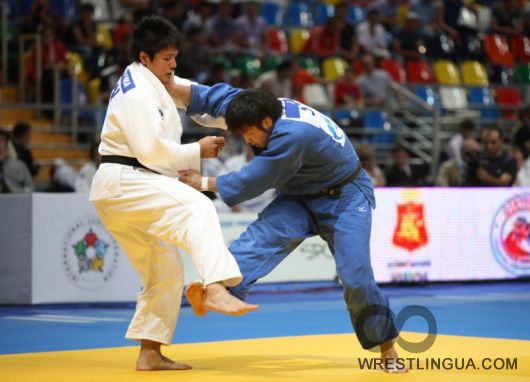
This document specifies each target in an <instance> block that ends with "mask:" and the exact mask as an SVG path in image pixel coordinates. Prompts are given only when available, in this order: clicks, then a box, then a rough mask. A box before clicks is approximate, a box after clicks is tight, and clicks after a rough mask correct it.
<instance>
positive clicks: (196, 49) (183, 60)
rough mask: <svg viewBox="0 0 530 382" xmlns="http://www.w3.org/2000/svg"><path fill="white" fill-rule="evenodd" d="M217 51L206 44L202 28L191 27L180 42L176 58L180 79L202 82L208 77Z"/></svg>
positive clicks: (206, 37)
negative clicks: (212, 59)
mask: <svg viewBox="0 0 530 382" xmlns="http://www.w3.org/2000/svg"><path fill="white" fill-rule="evenodd" d="M216 53H217V51H216V50H215V49H214V48H213V47H212V46H211V45H210V44H209V43H208V35H207V33H206V31H205V30H204V28H203V27H201V26H198V25H197V26H192V27H190V28H189V29H188V30H187V31H186V33H185V38H184V39H183V40H182V46H181V48H180V49H179V55H178V56H177V61H178V65H177V73H178V75H179V76H180V77H183V78H189V79H193V80H196V81H198V82H202V80H204V79H205V78H206V76H207V75H208V69H209V67H210V62H211V58H212V56H214V55H215V54H216Z"/></svg>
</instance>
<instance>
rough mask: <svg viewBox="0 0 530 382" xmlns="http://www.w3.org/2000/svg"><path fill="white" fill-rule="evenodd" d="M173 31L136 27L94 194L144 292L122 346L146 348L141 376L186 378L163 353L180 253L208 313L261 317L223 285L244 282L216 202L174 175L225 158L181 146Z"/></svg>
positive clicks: (215, 144)
mask: <svg viewBox="0 0 530 382" xmlns="http://www.w3.org/2000/svg"><path fill="white" fill-rule="evenodd" d="M179 43H180V41H179V34H178V31H177V29H176V28H175V27H174V26H173V25H172V24H171V23H170V22H169V21H167V20H166V19H164V18H162V17H160V16H146V17H144V18H143V19H142V20H141V21H140V23H139V24H138V25H137V27H136V28H135V31H134V34H133V42H132V52H133V59H134V62H133V63H132V64H131V65H129V66H128V67H127V68H126V69H125V72H124V73H123V75H122V76H121V78H120V80H119V81H118V83H117V84H116V86H115V87H114V90H113V91H112V94H111V97H110V101H109V105H108V109H107V115H106V117H105V121H104V124H103V129H102V132H101V144H100V146H99V153H100V154H101V166H100V167H99V169H98V171H97V172H96V175H95V176H94V179H93V181H92V187H91V189H90V196H89V198H90V200H91V201H92V202H93V203H94V205H95V207H96V210H97V212H98V215H99V217H100V219H101V221H102V222H103V224H104V225H105V227H106V228H107V230H108V231H109V232H110V233H111V234H112V235H113V236H114V238H115V239H116V240H117V241H118V242H119V244H120V245H121V246H122V248H123V250H124V252H125V254H126V255H127V257H128V258H129V260H130V261H131V263H132V265H133V267H134V268H135V270H136V272H137V273H138V274H139V276H140V278H141V280H142V282H143V285H144V288H143V290H142V291H141V292H140V293H139V294H138V299H137V305H136V313H135V315H134V317H133V319H132V321H131V324H130V325H129V329H128V331H127V334H126V338H128V339H131V340H135V341H139V342H140V345H141V347H140V354H139V357H138V360H137V362H136V369H137V370H160V369H172V370H184V369H189V368H191V367H190V366H188V365H185V364H182V363H178V362H174V361H172V360H170V359H168V358H167V357H164V356H163V355H162V354H161V351H160V348H161V345H162V344H164V345H169V344H171V341H172V338H173V333H174V331H175V326H176V322H177V317H178V313H179V308H180V303H181V296H182V291H183V282H184V277H183V266H182V261H181V259H180V256H179V253H178V252H177V249H176V248H175V246H178V247H180V248H182V249H184V250H185V251H186V252H187V253H188V254H189V255H190V257H191V259H192V262H193V264H194V266H195V268H196V269H197V272H198V273H199V275H200V277H201V279H202V281H203V283H202V284H201V283H197V284H196V286H197V288H205V290H206V294H205V299H204V300H202V301H204V302H205V305H204V308H205V309H201V311H199V312H195V313H197V314H198V315H204V314H206V311H207V310H212V311H216V312H220V313H225V314H230V315H240V314H244V313H247V312H249V311H252V310H255V309H257V305H251V304H247V303H244V302H242V301H241V300H239V299H237V298H235V297H233V296H231V295H230V294H229V293H228V292H227V290H226V288H225V287H227V286H235V285H237V284H239V283H240V282H241V280H242V276H241V272H240V270H239V267H238V265H237V263H236V261H235V259H234V257H233V256H232V254H231V253H230V252H229V251H228V249H227V248H226V246H225V244H224V240H223V237H222V233H221V227H220V224H219V219H218V217H217V214H216V211H215V208H214V206H213V203H212V202H211V201H210V200H209V199H208V198H207V197H206V196H204V195H203V194H202V193H200V192H198V191H196V190H194V189H193V188H191V187H189V186H188V185H186V184H184V183H182V182H180V181H179V180H178V171H179V170H187V169H196V170H200V161H201V158H211V157H215V156H216V155H218V154H219V152H220V150H221V149H222V147H223V145H224V138H222V137H212V136H210V137H205V138H202V139H201V140H199V141H198V142H195V143H191V144H181V143H180V138H181V135H182V125H181V121H180V117H179V114H178V112H177V106H180V107H183V105H179V104H178V102H177V101H176V100H174V99H173V98H172V97H171V96H170V94H169V92H168V90H167V87H168V86H171V85H172V84H174V83H175V82H180V83H189V81H186V80H182V79H180V78H178V77H175V76H174V71H175V68H176V56H177V54H178V48H179Z"/></svg>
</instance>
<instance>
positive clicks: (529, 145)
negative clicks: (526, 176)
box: [512, 104, 530, 158]
mask: <svg viewBox="0 0 530 382" xmlns="http://www.w3.org/2000/svg"><path fill="white" fill-rule="evenodd" d="M515 129H516V130H515V134H514V136H513V141H512V143H513V144H514V145H515V146H518V147H519V148H520V149H521V151H522V152H523V155H524V157H525V158H528V157H529V154H530V104H526V105H524V106H523V107H522V108H521V110H519V123H518V125H517V126H516V128H515Z"/></svg>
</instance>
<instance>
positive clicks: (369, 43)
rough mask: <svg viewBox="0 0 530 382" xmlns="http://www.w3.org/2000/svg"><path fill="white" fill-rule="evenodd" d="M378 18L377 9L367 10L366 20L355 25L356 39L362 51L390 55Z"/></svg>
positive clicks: (384, 33) (375, 54)
mask: <svg viewBox="0 0 530 382" xmlns="http://www.w3.org/2000/svg"><path fill="white" fill-rule="evenodd" d="M380 20H381V16H380V15H379V11H378V10H377V9H371V10H369V11H368V15H367V16H366V20H364V21H362V22H361V23H359V24H358V25H357V33H356V34H357V41H358V42H359V47H360V48H361V51H362V52H364V53H371V54H373V55H374V56H376V57H390V52H389V51H388V43H387V38H386V31H385V28H384V27H383V24H381V21H380Z"/></svg>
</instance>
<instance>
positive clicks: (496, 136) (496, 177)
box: [464, 127, 517, 187]
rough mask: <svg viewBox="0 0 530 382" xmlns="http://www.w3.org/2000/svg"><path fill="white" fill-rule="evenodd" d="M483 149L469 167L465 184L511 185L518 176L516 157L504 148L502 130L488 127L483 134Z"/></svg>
mask: <svg viewBox="0 0 530 382" xmlns="http://www.w3.org/2000/svg"><path fill="white" fill-rule="evenodd" d="M481 140H482V147H483V151H482V153H481V154H480V156H479V157H478V159H477V161H476V162H473V163H469V164H468V167H467V173H466V178H465V179H466V180H465V183H464V184H465V185H466V186H471V187H510V186H511V185H512V184H513V183H514V181H515V177H516V176H517V163H516V161H515V159H514V158H513V157H512V156H511V155H509V154H508V152H507V151H505V150H503V147H502V146H503V136H502V131H501V129H499V128H498V127H487V128H485V129H484V130H483V131H482V134H481Z"/></svg>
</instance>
